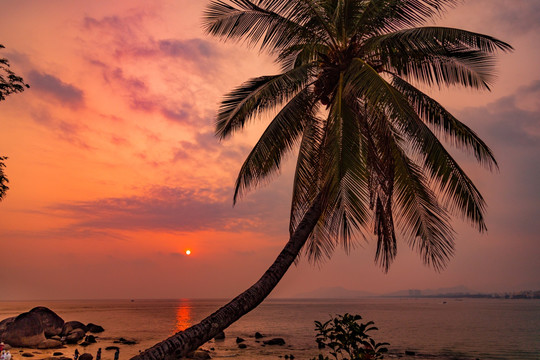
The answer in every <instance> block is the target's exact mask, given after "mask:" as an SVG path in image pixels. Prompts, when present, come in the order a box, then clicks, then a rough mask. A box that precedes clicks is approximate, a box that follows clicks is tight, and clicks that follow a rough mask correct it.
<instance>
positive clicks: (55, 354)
mask: <svg viewBox="0 0 540 360" xmlns="http://www.w3.org/2000/svg"><path fill="white" fill-rule="evenodd" d="M62 355H64V353H63V352H60V351H55V352H54V353H53V356H62Z"/></svg>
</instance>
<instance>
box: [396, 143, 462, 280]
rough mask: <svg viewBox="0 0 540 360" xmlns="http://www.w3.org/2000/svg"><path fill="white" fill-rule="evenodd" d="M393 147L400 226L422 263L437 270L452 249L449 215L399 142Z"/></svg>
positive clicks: (452, 234)
mask: <svg viewBox="0 0 540 360" xmlns="http://www.w3.org/2000/svg"><path fill="white" fill-rule="evenodd" d="M392 151H393V154H394V159H395V165H396V176H395V179H396V194H395V198H396V204H397V213H398V219H399V221H398V224H399V227H400V228H401V229H402V232H403V233H404V234H405V235H406V236H407V239H408V242H409V244H410V246H411V248H413V249H415V250H417V251H418V252H419V253H420V255H421V257H422V259H423V261H424V263H426V264H427V265H430V266H432V267H433V268H434V269H435V270H437V271H440V270H442V269H444V267H445V266H446V264H447V263H448V260H449V259H450V257H451V256H452V254H453V252H454V232H453V230H452V227H451V225H450V218H449V216H448V214H447V212H446V210H445V209H444V208H443V207H441V206H440V205H439V203H438V202H437V198H436V196H435V194H434V193H433V192H432V191H431V190H430V188H429V186H428V184H427V180H426V179H425V177H424V176H423V175H422V169H421V168H420V167H419V166H417V165H416V164H415V163H414V162H413V161H411V160H410V159H409V158H408V157H407V155H406V153H405V151H404V150H403V149H402V148H401V147H400V146H399V144H398V143H392Z"/></svg>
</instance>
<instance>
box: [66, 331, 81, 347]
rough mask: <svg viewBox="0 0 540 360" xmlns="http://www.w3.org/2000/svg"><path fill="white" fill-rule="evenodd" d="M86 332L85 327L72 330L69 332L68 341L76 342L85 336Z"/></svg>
mask: <svg viewBox="0 0 540 360" xmlns="http://www.w3.org/2000/svg"><path fill="white" fill-rule="evenodd" d="M84 334H85V332H84V330H83V329H75V330H72V331H71V332H70V333H69V334H67V336H66V342H67V343H68V344H76V343H77V342H78V341H79V340H82V339H83V338H84Z"/></svg>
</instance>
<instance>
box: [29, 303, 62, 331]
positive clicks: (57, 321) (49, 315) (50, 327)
mask: <svg viewBox="0 0 540 360" xmlns="http://www.w3.org/2000/svg"><path fill="white" fill-rule="evenodd" d="M29 312H30V313H33V314H36V315H37V316H38V317H39V319H40V320H41V325H42V326H43V332H44V333H45V337H51V336H55V335H60V333H61V332H62V328H63V326H64V319H62V318H61V317H60V316H58V315H57V314H56V313H55V312H54V311H52V310H51V309H49V308H46V307H44V306H38V307H35V308H33V309H32V310H30V311H29Z"/></svg>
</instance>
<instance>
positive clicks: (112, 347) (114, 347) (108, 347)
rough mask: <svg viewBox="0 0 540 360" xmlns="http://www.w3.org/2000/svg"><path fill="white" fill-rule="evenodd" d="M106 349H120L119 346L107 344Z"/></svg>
mask: <svg viewBox="0 0 540 360" xmlns="http://www.w3.org/2000/svg"><path fill="white" fill-rule="evenodd" d="M105 350H120V348H119V347H118V346H107V347H106V348H105Z"/></svg>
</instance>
